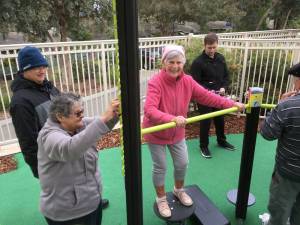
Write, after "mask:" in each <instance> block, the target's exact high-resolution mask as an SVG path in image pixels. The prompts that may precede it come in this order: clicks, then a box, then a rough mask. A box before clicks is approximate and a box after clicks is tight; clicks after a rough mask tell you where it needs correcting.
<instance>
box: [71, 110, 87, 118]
mask: <svg viewBox="0 0 300 225" xmlns="http://www.w3.org/2000/svg"><path fill="white" fill-rule="evenodd" d="M83 113H84V109H82V110H80V111H78V112H74V113H73V114H74V115H75V116H76V117H78V118H79V117H81V115H83Z"/></svg>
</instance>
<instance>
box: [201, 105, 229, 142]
mask: <svg viewBox="0 0 300 225" xmlns="http://www.w3.org/2000/svg"><path fill="white" fill-rule="evenodd" d="M198 110H199V113H200V114H201V115H202V114H206V113H211V112H214V111H218V110H220V109H216V108H212V107H207V106H203V105H199V104H198ZM211 120H213V121H214V124H215V128H216V135H217V141H218V143H222V142H224V141H226V136H225V134H224V117H223V116H218V117H214V118H213V119H207V120H201V121H200V147H207V146H208V143H209V139H208V134H209V128H210V123H211Z"/></svg>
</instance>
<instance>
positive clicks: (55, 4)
mask: <svg viewBox="0 0 300 225" xmlns="http://www.w3.org/2000/svg"><path fill="white" fill-rule="evenodd" d="M0 9H4V10H1V12H0V18H1V21H0V22H2V23H1V24H2V25H3V24H5V23H4V21H8V20H9V23H10V24H11V26H12V27H13V28H15V29H16V30H17V31H18V32H23V33H24V34H26V35H28V37H29V39H30V40H33V41H46V39H47V38H49V39H50V40H53V36H52V34H50V33H49V30H50V29H51V28H55V29H56V30H57V31H58V33H59V35H60V41H67V38H68V37H71V38H72V36H73V37H80V36H82V35H86V33H87V32H88V31H87V29H85V28H86V27H87V25H88V24H87V23H86V21H87V20H94V21H95V22H96V23H98V22H101V21H103V20H106V19H107V18H108V20H109V19H111V15H110V14H111V3H110V1H109V0H84V1H82V0H10V1H6V0H2V1H1V4H0ZM0 29H1V28H0ZM1 31H2V32H4V31H5V30H4V29H1Z"/></svg>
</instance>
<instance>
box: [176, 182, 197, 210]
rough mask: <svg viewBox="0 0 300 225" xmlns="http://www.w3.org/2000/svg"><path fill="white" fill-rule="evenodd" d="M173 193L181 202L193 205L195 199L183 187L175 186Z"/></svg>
mask: <svg viewBox="0 0 300 225" xmlns="http://www.w3.org/2000/svg"><path fill="white" fill-rule="evenodd" d="M173 194H174V195H175V196H176V197H177V198H178V199H179V201H180V202H181V204H183V205H185V206H191V205H193V200H192V198H191V197H190V196H189V195H188V194H187V193H186V192H185V191H184V189H183V188H181V189H176V188H175V187H174V191H173Z"/></svg>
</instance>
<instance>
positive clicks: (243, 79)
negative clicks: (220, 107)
mask: <svg viewBox="0 0 300 225" xmlns="http://www.w3.org/2000/svg"><path fill="white" fill-rule="evenodd" d="M248 51H249V41H246V44H245V53H244V61H243V70H242V78H241V86H240V94H239V101H240V102H242V100H243V95H244V86H245V84H244V83H245V79H246V69H247V64H248V63H247V60H248Z"/></svg>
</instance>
